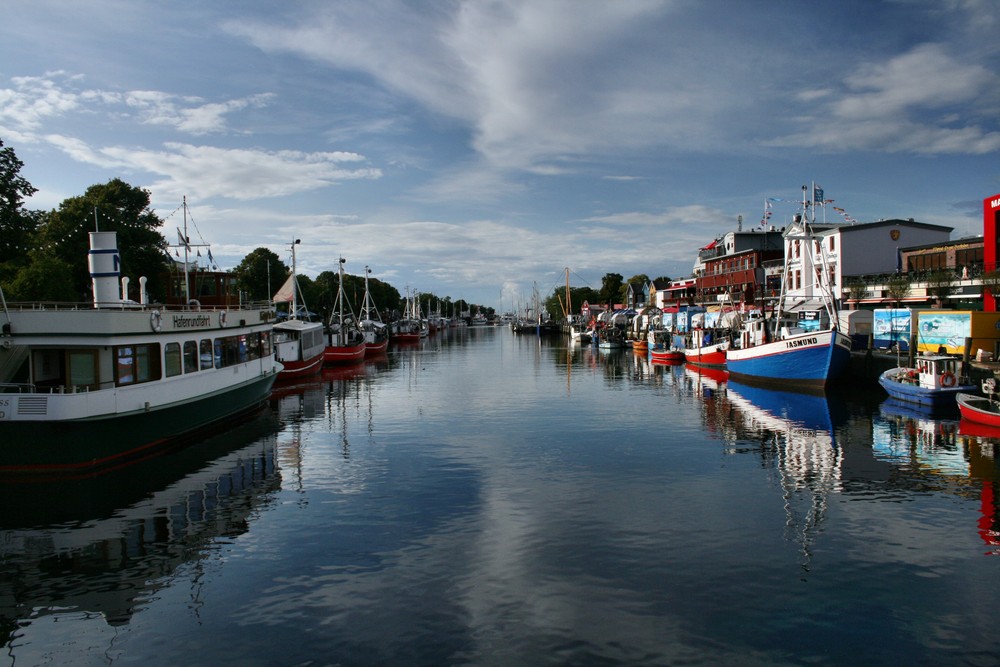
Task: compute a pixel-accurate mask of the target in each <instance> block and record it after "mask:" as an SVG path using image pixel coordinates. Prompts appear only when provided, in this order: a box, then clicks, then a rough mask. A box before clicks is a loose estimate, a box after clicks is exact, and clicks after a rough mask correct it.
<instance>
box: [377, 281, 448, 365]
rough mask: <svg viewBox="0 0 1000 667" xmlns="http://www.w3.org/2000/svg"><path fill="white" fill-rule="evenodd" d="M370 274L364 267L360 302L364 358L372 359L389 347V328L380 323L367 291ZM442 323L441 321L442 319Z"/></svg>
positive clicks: (379, 317) (380, 319)
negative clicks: (362, 296)
mask: <svg viewBox="0 0 1000 667" xmlns="http://www.w3.org/2000/svg"><path fill="white" fill-rule="evenodd" d="M371 272H372V270H371V269H370V268H368V267H367V266H366V267H365V296H364V299H363V300H362V302H361V321H360V322H358V325H359V326H360V327H361V333H362V334H364V337H365V357H374V356H378V355H380V354H383V353H384V352H385V351H386V349H387V348H388V347H389V328H388V327H387V326H386V325H385V322H383V321H382V317H381V316H380V315H379V314H378V308H376V307H375V301H374V299H372V294H371V291H370V290H369V289H368V275H369V274H370V273H371ZM442 321H445V320H443V318H442Z"/></svg>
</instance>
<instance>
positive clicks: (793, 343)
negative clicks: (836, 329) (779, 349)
mask: <svg viewBox="0 0 1000 667" xmlns="http://www.w3.org/2000/svg"><path fill="white" fill-rule="evenodd" d="M818 342H819V339H818V338H815V337H814V338H800V339H799V340H789V341H785V349H790V348H793V347H805V346H806V345H815V344H816V343H818Z"/></svg>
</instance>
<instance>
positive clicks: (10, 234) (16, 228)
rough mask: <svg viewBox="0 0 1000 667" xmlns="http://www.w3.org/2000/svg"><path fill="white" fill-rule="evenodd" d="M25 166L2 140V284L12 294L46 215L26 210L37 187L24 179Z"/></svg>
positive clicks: (0, 242)
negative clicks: (13, 285)
mask: <svg viewBox="0 0 1000 667" xmlns="http://www.w3.org/2000/svg"><path fill="white" fill-rule="evenodd" d="M23 166H24V163H23V162H21V161H20V160H18V159H17V155H16V154H15V153H14V149H13V148H9V147H8V148H4V147H3V141H2V140H0V284H3V285H4V287H5V288H6V289H8V290H9V291H10V292H11V293H12V294H13V293H14V291H15V290H14V289H13V288H12V287H10V280H12V279H13V276H14V275H15V274H16V273H17V272H18V270H19V269H20V268H22V267H24V266H26V265H27V264H28V262H29V260H28V251H29V249H30V248H31V243H32V238H33V237H34V234H35V230H36V229H37V228H38V224H39V222H40V221H41V220H42V214H41V213H39V212H30V211H26V210H24V199H25V198H26V197H30V196H31V195H33V194H34V193H35V192H37V188H35V187H34V186H32V185H31V183H29V182H28V181H27V180H26V179H25V178H24V177H23V176H21V168H22V167H23Z"/></svg>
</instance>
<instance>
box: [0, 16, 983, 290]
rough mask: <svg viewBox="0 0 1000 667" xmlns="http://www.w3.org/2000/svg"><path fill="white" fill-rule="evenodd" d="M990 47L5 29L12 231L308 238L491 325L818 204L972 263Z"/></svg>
mask: <svg viewBox="0 0 1000 667" xmlns="http://www.w3.org/2000/svg"><path fill="white" fill-rule="evenodd" d="M998 37H1000V5H998V4H997V3H996V2H994V0H926V1H925V0H896V1H886V2H877V1H874V0H863V1H857V2H851V1H840V2H825V3H816V2H800V1H798V0H788V1H782V0H776V1H768V2H756V1H747V2H732V0H726V1H721V0H705V1H692V0H662V1H659V0H623V1H621V2H606V1H598V0H593V1H591V0H561V1H560V0H552V1H547V0H523V1H500V0H497V1H486V0H484V1H476V2H472V1H470V2H463V1H459V0H452V1H448V2H432V1H420V2H416V1H414V2H395V1H393V0H361V1H358V2H354V1H353V0H344V1H332V0H331V1H330V2H319V1H295V0H285V1H282V2H273V1H271V0H268V1H259V0H258V1H252V0H251V1H242V0H240V1H228V2H227V1H219V2H204V1H203V0H196V1H188V0H172V1H171V2H133V1H131V0H113V1H112V0H88V2H86V3H81V2H78V1H77V0H30V1H25V0H7V2H5V3H4V17H3V21H0V139H2V140H3V142H4V144H5V145H6V146H9V147H12V148H14V150H15V151H16V152H17V155H18V157H19V158H20V159H21V160H22V161H23V162H24V169H23V171H22V174H23V175H24V176H25V177H26V178H27V179H28V180H29V181H30V182H31V183H32V184H33V185H34V186H35V187H37V188H38V189H39V192H38V193H37V194H36V195H35V197H34V198H33V199H32V200H31V201H29V202H28V206H29V208H39V209H49V208H54V207H56V206H58V204H59V202H61V201H62V200H63V199H65V198H67V197H72V196H77V195H80V194H83V192H84V191H85V190H86V188H87V187H89V186H90V185H93V184H97V183H104V182H107V181H108V180H110V179H112V178H122V179H123V180H125V181H127V182H128V183H130V184H132V185H135V186H140V187H143V188H146V189H148V190H150V191H151V193H152V200H153V206H154V208H155V209H156V210H157V212H158V213H159V214H160V215H161V216H163V217H165V216H168V215H170V214H171V213H173V212H174V211H175V210H176V209H177V207H178V206H179V205H180V203H181V200H182V197H184V196H187V198H188V202H189V206H190V209H191V213H192V218H193V221H194V225H195V227H196V230H192V233H191V236H192V240H194V241H202V240H203V241H204V242H206V243H210V244H211V246H212V252H213V255H214V256H215V258H216V260H217V261H218V263H219V265H220V266H221V267H222V268H224V269H228V268H232V267H233V266H235V265H236V264H237V263H238V262H239V261H240V260H241V259H242V258H243V257H244V256H245V255H246V254H247V253H249V252H250V251H252V250H253V249H254V248H257V247H260V246H264V247H268V248H270V249H271V250H273V251H275V252H276V253H277V254H278V255H279V256H281V257H282V258H284V259H286V261H288V262H290V255H289V252H288V246H289V243H290V241H291V240H292V239H293V238H300V239H302V244H301V245H300V246H299V249H298V252H297V263H298V266H299V268H300V270H301V272H302V273H305V274H307V275H311V276H315V275H317V274H318V273H319V272H321V271H324V270H336V267H337V258H338V257H339V256H344V257H346V258H347V264H346V265H345V269H346V270H347V271H348V272H349V273H354V274H356V275H360V274H362V272H363V267H364V266H365V265H366V264H367V265H369V266H370V267H371V268H372V272H373V273H372V275H374V276H375V277H378V278H380V279H382V280H387V281H389V282H390V283H392V284H393V285H395V286H396V287H397V288H399V289H400V291H403V290H404V289H407V288H410V289H416V290H420V291H424V292H434V293H436V294H438V295H440V296H451V297H453V298H464V299H468V300H470V301H473V302H476V303H482V304H485V305H491V306H495V307H502V308H504V309H509V308H510V307H511V306H512V305H513V306H515V307H516V306H517V305H518V303H523V302H526V301H527V300H529V299H530V297H531V291H532V285H533V284H536V285H537V286H538V289H539V291H540V292H542V293H543V295H545V294H548V293H550V292H551V291H552V289H553V288H554V287H556V286H558V285H562V284H563V283H564V273H563V272H564V268H565V267H569V269H570V271H571V272H572V273H571V282H572V283H573V284H574V285H583V284H590V285H591V286H593V287H600V279H601V276H603V275H604V274H605V273H607V272H612V271H613V272H617V273H621V274H622V275H624V276H625V277H626V278H628V277H630V276H632V275H634V274H637V273H645V274H648V275H649V276H650V277H656V276H661V275H668V276H670V277H675V278H676V277H681V276H684V275H688V274H690V272H691V267H692V263H693V260H694V256H695V254H696V252H697V249H698V248H699V247H700V246H702V245H705V244H706V243H708V242H709V241H711V240H712V239H713V238H714V237H715V236H716V235H717V234H720V233H724V232H726V231H729V230H731V229H735V227H736V224H737V218H738V216H740V215H742V216H743V227H744V229H747V228H749V227H753V226H756V225H757V224H758V223H759V222H760V219H761V215H762V211H763V205H764V204H763V202H764V200H765V198H767V197H781V198H789V199H798V198H799V197H800V192H801V190H800V188H801V186H802V185H804V184H808V183H810V182H812V181H815V182H817V183H819V184H820V185H822V186H823V188H824V189H825V192H826V196H827V197H828V198H830V199H834V200H835V204H834V205H836V206H837V207H838V208H842V209H843V210H844V211H845V212H846V213H845V214H846V215H849V216H850V217H852V218H854V219H856V220H858V221H860V222H868V221H871V220H877V219H880V218H914V219H916V220H919V221H921V222H928V223H934V224H941V225H947V226H950V227H954V228H955V231H954V233H953V237H954V238H958V237H962V236H966V235H970V234H980V233H981V227H982V224H981V217H982V200H983V198H984V197H987V196H989V195H992V194H995V193H997V192H1000V38H998ZM791 213H793V209H792V207H790V206H789V207H787V208H782V207H776V208H775V209H774V214H773V218H772V221H773V222H774V223H776V224H779V225H780V224H781V223H782V222H783V221H784V219H786V218H787V216H788V215H791ZM178 215H179V214H174V215H172V216H171V217H170V219H169V220H168V221H167V224H166V226H165V228H164V232H165V235H166V236H167V238H168V239H170V240H174V238H175V237H176V232H174V227H175V226H177V225H179V224H180V220H179V217H178ZM827 215H828V217H827V219H828V220H835V219H837V216H839V215H842V214H840V213H839V212H835V211H833V210H832V208H830V207H828V211H827Z"/></svg>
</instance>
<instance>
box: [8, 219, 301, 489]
mask: <svg viewBox="0 0 1000 667" xmlns="http://www.w3.org/2000/svg"><path fill="white" fill-rule="evenodd" d="M88 261H89V267H90V275H91V281H92V285H93V301H92V303H84V304H81V303H74V304H64V303H58V304H55V303H31V304H27V303H25V304H18V303H11V304H8V303H6V301H5V300H4V299H2V298H0V303H2V304H3V308H2V311H0V327H2V328H0V474H2V475H4V476H7V475H12V476H24V475H27V476H60V477H62V476H85V475H90V474H96V472H98V471H107V470H108V469H111V468H115V467H120V466H122V465H125V464H126V463H133V462H136V461H138V460H141V459H144V458H148V457H150V456H153V455H154V454H156V453H160V452H162V451H163V450H165V449H167V448H168V447H171V446H173V445H174V444H176V443H178V442H183V441H184V440H187V439H189V438H190V437H193V436H194V435H195V434H197V433H199V432H201V431H204V430H206V429H209V428H211V427H214V426H218V425H220V424H222V423H228V422H231V421H234V420H236V419H238V418H241V417H242V416H244V415H246V414H248V413H249V412H251V411H253V410H255V409H256V408H258V407H260V406H262V405H263V404H264V402H265V401H266V400H267V397H268V395H269V394H270V391H271V387H272V385H273V384H274V381H275V379H276V378H277V377H278V374H279V372H280V370H281V364H280V363H278V362H277V361H276V359H275V351H274V345H273V338H272V333H271V330H272V325H273V320H274V309H273V307H272V305H271V304H270V303H266V304H261V305H259V306H250V305H241V306H239V307H232V308H230V307H225V306H211V307H203V306H201V304H199V303H198V302H196V301H191V302H188V303H186V304H183V305H181V304H178V305H173V306H165V305H162V304H154V303H151V302H150V301H149V298H148V296H147V295H146V289H145V286H146V280H145V278H141V279H140V280H139V300H138V301H134V300H130V299H129V298H128V296H129V295H128V278H120V264H121V262H120V256H119V253H118V247H117V234H116V232H92V233H91V234H90V251H89V259H88ZM119 280H120V288H119ZM0 297H2V294H0Z"/></svg>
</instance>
